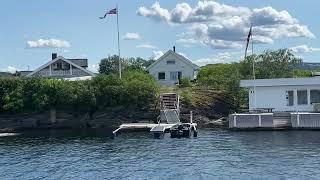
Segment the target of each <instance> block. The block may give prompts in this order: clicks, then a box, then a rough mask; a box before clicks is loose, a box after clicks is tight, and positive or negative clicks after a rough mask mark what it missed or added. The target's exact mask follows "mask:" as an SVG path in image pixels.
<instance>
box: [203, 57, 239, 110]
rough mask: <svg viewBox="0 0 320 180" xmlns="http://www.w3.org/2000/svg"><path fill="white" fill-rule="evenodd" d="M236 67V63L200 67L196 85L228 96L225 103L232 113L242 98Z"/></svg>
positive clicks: (237, 68) (237, 67)
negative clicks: (222, 92) (210, 88)
mask: <svg viewBox="0 0 320 180" xmlns="http://www.w3.org/2000/svg"><path fill="white" fill-rule="evenodd" d="M238 65H239V64H237V63H233V64H210V65H207V66H205V67H202V68H201V69H200V71H199V73H198V84H199V85H200V86H208V87H212V88H214V89H216V90H220V91H224V92H226V94H227V95H228V99H226V101H227V102H228V103H229V104H230V106H231V108H232V110H234V111H235V110H237V108H238V107H239V106H240V102H241V96H242V94H241V91H240V87H239V82H240V78H241V76H240V73H239V66H238Z"/></svg>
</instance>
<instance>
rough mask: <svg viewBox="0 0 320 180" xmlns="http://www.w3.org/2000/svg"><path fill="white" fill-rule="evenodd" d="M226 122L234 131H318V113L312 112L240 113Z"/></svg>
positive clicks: (319, 116) (233, 115)
mask: <svg viewBox="0 0 320 180" xmlns="http://www.w3.org/2000/svg"><path fill="white" fill-rule="evenodd" d="M228 120H229V128H230V129H235V130H237V129H238V130H241V129H247V130H248V129H253V130H259V129H265V130H278V129H319V130H320V113H312V112H274V113H247V114H245V113H241V114H231V115H229V118H228Z"/></svg>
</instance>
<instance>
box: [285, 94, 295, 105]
mask: <svg viewBox="0 0 320 180" xmlns="http://www.w3.org/2000/svg"><path fill="white" fill-rule="evenodd" d="M286 100H287V106H293V102H294V96H293V91H287V93H286Z"/></svg>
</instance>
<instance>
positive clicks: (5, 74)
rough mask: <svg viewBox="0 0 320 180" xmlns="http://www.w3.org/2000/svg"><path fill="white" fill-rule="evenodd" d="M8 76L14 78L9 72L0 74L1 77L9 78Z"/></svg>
mask: <svg viewBox="0 0 320 180" xmlns="http://www.w3.org/2000/svg"><path fill="white" fill-rule="evenodd" d="M8 76H13V74H11V73H9V72H0V77H8Z"/></svg>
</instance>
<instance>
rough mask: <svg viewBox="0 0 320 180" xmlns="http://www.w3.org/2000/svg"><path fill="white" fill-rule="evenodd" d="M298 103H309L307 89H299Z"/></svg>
mask: <svg viewBox="0 0 320 180" xmlns="http://www.w3.org/2000/svg"><path fill="white" fill-rule="evenodd" d="M297 95H298V105H305V104H308V91H307V90H298V91H297Z"/></svg>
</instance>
